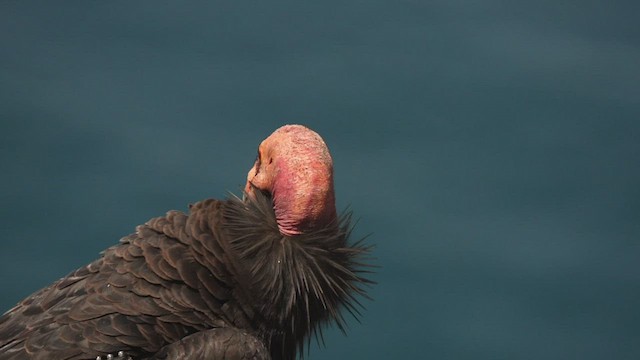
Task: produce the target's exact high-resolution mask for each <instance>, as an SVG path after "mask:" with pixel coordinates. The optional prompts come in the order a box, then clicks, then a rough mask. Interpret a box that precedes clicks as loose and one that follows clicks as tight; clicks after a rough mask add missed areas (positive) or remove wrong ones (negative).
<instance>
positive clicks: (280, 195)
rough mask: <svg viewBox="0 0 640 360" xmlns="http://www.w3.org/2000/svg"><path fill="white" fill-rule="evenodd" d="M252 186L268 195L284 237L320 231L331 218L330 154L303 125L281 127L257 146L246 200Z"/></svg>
mask: <svg viewBox="0 0 640 360" xmlns="http://www.w3.org/2000/svg"><path fill="white" fill-rule="evenodd" d="M251 185H253V186H255V187H256V188H258V189H261V190H266V191H268V192H270V193H271V194H272V196H273V202H274V206H273V207H274V210H275V213H276V220H277V222H278V227H279V229H280V233H282V234H283V235H286V236H294V235H299V234H302V233H305V232H307V231H312V230H315V229H319V228H322V227H324V226H326V225H328V224H329V223H330V222H332V221H333V220H335V218H336V205H335V195H334V191H333V162H332V160H331V155H330V154H329V149H328V148H327V145H326V144H325V143H324V141H323V140H322V138H321V137H320V135H318V134H317V133H315V132H314V131H312V130H310V129H308V128H306V127H304V126H302V125H285V126H283V127H281V128H279V129H278V130H276V131H275V132H274V133H273V134H271V135H270V136H269V137H268V138H266V139H265V140H264V141H263V142H262V143H261V144H260V147H259V149H258V159H257V160H256V163H255V164H254V165H253V168H251V170H249V174H248V175H247V185H246V186H245V192H246V193H247V195H249V196H253V189H252V187H251Z"/></svg>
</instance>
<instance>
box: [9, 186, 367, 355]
mask: <svg viewBox="0 0 640 360" xmlns="http://www.w3.org/2000/svg"><path fill="white" fill-rule="evenodd" d="M248 186H249V187H252V186H253V185H248ZM349 218H350V216H349V214H346V215H343V216H341V217H339V218H334V219H333V220H331V221H329V222H328V223H326V224H323V226H321V227H318V226H316V227H315V228H313V229H306V230H305V231H304V232H303V233H301V234H297V235H293V236H289V235H283V233H282V232H281V231H279V222H278V221H277V219H276V216H275V212H274V202H273V197H272V194H271V193H270V192H269V191H268V190H265V189H257V188H252V194H251V196H247V198H246V199H245V200H241V199H239V198H236V197H233V196H231V197H230V198H229V199H227V200H221V201H220V200H205V201H201V202H198V203H196V204H194V205H192V206H190V210H189V213H188V214H184V213H182V212H179V211H170V212H168V213H167V215H166V216H163V217H158V218H154V219H151V220H149V221H148V222H147V223H145V224H144V225H140V226H138V227H137V229H136V232H135V233H133V234H131V235H129V236H126V237H124V238H123V239H122V240H120V243H119V244H118V245H116V246H113V247H111V248H109V249H107V250H105V251H104V252H103V253H102V256H101V257H100V258H99V259H97V260H96V261H94V262H92V263H91V264H89V265H87V266H85V267H82V268H80V269H78V270H76V271H75V272H72V273H71V274H69V275H67V276H66V277H64V278H62V279H60V280H58V281H57V282H55V283H54V284H52V285H51V286H49V287H47V288H45V289H42V290H40V291H38V292H36V293H35V294H33V295H31V296H30V297H28V298H26V299H25V300H23V301H22V302H21V303H19V304H18V305H17V306H15V307H14V308H12V309H10V310H9V311H8V312H7V313H5V314H4V315H3V316H2V317H0V359H1V360H9V359H60V360H63V359H96V357H97V356H102V358H103V359H106V356H107V354H114V355H115V354H117V353H118V352H119V351H122V352H124V354H125V355H126V356H130V357H131V358H132V359H134V360H140V359H269V358H273V359H294V358H296V357H297V356H298V355H299V354H300V353H301V352H302V349H303V347H304V345H305V343H306V342H307V341H308V340H309V338H310V336H312V334H313V333H314V332H318V331H321V328H322V326H323V325H324V324H329V323H336V324H337V325H338V326H339V327H340V328H343V324H344V320H343V317H342V315H341V310H342V309H346V310H348V311H349V312H351V313H352V314H357V308H356V307H357V306H358V305H359V304H358V302H357V300H356V296H358V295H365V294H364V291H363V290H362V285H363V284H366V283H368V280H366V279H364V278H363V277H362V276H361V273H362V272H363V271H364V270H365V268H366V265H364V264H362V263H361V259H362V256H363V255H365V254H366V253H367V252H368V248H367V247H366V246H364V245H363V244H362V243H361V242H358V243H355V244H351V245H350V244H348V242H347V240H348V237H349V231H350V225H349Z"/></svg>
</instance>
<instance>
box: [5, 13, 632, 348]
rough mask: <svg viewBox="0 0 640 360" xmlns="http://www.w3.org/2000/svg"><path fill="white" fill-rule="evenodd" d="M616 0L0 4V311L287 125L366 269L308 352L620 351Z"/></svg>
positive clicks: (624, 36)
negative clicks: (299, 138) (351, 227)
mask: <svg viewBox="0 0 640 360" xmlns="http://www.w3.org/2000/svg"><path fill="white" fill-rule="evenodd" d="M639 10H640V9H639V6H638V2H637V1H629V2H620V1H582V2H577V1H558V0H554V1H456V0H446V1H433V2H427V1H396V2H390V1H389V2H384V1H316V2H294V1H291V2H288V3H277V2H267V1H263V2H260V1H251V2H228V1H220V2H219V1H212V2H199V3H190V4H189V5H187V4H186V3H179V2H172V3H168V2H156V1H154V2H120V3H113V2H84V1H79V2H62V3H61V2H40V3H35V2H18V1H3V2H2V4H0V41H1V47H0V55H1V56H0V67H1V71H0V121H1V127H0V150H1V152H0V159H1V169H2V176H1V177H0V202H1V204H2V206H1V208H0V214H1V215H0V228H1V229H0V230H1V232H0V234H1V238H0V275H1V277H0V295H1V297H0V305H1V308H2V310H0V311H3V310H5V309H8V308H9V307H11V306H12V305H13V304H15V303H16V302H17V301H19V300H20V299H21V298H23V297H25V296H27V295H29V294H30V293H32V292H33V291H35V290H37V289H38V288H40V287H43V286H45V285H47V284H49V283H51V282H52V281H54V280H56V279H58V278H59V277H61V276H63V275H65V274H66V273H68V272H69V271H71V270H73V269H75V268H77V267H79V266H81V265H83V264H85V263H88V262H90V261H91V260H93V259H94V258H96V256H97V254H98V252H99V251H100V250H102V249H104V248H106V247H108V246H110V245H111V244H114V243H115V242H117V240H118V239H119V238H120V237H121V236H123V235H126V234H128V233H130V232H131V231H133V229H134V227H135V225H137V224H139V223H142V222H144V221H146V220H147V219H148V218H150V217H153V216H158V215H161V214H163V213H164V212H165V211H166V210H169V209H181V210H184V209H185V208H186V205H187V204H188V203H190V202H194V201H196V200H199V199H203V198H208V197H224V196H225V194H226V191H227V190H231V191H237V190H238V189H239V188H240V187H241V186H242V185H243V182H244V179H245V176H246V171H247V170H248V169H249V167H250V166H251V165H252V162H253V160H254V156H255V151H256V147H257V145H258V143H259V142H260V141H261V140H262V139H263V138H264V137H266V136H267V135H269V134H270V133H271V132H272V131H273V130H274V129H275V128H277V127H278V126H280V125H282V124H284V123H304V124H307V125H309V126H311V127H312V128H314V129H315V130H317V131H318V132H320V133H321V134H322V135H323V136H324V138H325V140H326V141H327V143H328V144H329V146H330V147H331V150H332V152H333V156H334V159H335V166H336V182H337V185H336V186H337V192H338V196H339V205H340V207H344V206H346V205H348V204H351V207H352V209H353V210H354V211H355V213H356V215H357V216H358V217H359V218H360V219H361V220H360V222H359V224H358V228H357V234H358V235H365V234H367V233H370V232H371V233H373V235H372V236H371V238H370V239H371V241H372V242H374V243H376V244H377V248H376V250H375V256H376V257H377V260H376V261H377V263H378V264H379V265H381V268H380V269H379V271H378V274H377V275H375V276H374V279H375V280H377V281H378V282H379V284H378V285H377V286H375V287H374V288H372V289H371V295H372V296H373V298H374V299H375V301H373V302H365V304H366V306H367V311H366V312H365V313H364V316H363V318H362V324H361V325H359V324H358V323H357V322H355V321H351V326H350V329H349V336H348V337H344V336H342V335H341V334H340V333H339V331H337V330H335V329H332V330H330V331H329V334H328V337H327V343H328V346H327V348H326V349H322V348H317V347H314V348H313V349H312V350H311V354H310V356H309V358H310V359H334V358H341V359H370V358H374V359H387V358H395V359H407V358H431V359H566V358H573V359H638V358H640V310H639V309H638V306H639V304H640V264H639V261H640V238H639V236H638V235H640V222H639V214H640V205H639V202H638V201H639V200H640V190H639V189H640V166H639V160H640V139H639V136H640V124H639V116H640V70H639V66H640V36H639V35H640V33H639V32H640V30H639V29H640V27H639V26H638V13H640V12H639Z"/></svg>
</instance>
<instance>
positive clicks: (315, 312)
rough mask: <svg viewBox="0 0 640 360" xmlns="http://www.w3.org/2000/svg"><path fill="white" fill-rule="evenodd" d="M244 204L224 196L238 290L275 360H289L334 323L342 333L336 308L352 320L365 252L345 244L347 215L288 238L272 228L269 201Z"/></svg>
mask: <svg viewBox="0 0 640 360" xmlns="http://www.w3.org/2000/svg"><path fill="white" fill-rule="evenodd" d="M254 194H255V197H245V200H242V199H240V198H237V197H235V196H233V197H231V198H230V199H229V200H228V202H227V206H225V210H224V218H225V223H226V226H225V228H226V229H227V232H228V235H229V236H228V239H230V240H229V241H230V244H229V246H230V249H231V250H232V254H230V255H231V256H233V257H234V262H236V263H238V264H240V266H239V267H238V269H236V271H238V272H241V274H240V273H238V274H236V276H238V277H239V278H244V279H249V281H248V284H238V285H239V286H241V287H245V289H243V291H242V292H243V293H244V294H248V295H246V296H248V297H249V298H248V299H246V301H247V302H248V303H250V304H252V307H253V309H254V310H255V316H254V320H255V321H259V322H260V323H261V324H259V325H258V324H254V325H258V326H259V328H260V332H262V333H263V335H264V337H265V339H266V340H267V342H268V343H270V348H271V354H272V356H273V357H274V358H281V359H295V358H296V357H297V356H296V355H297V354H298V355H301V356H302V354H303V352H304V347H305V344H307V345H308V342H309V341H310V338H311V337H312V336H313V335H315V336H316V338H317V339H319V340H320V339H322V328H323V327H324V326H327V325H330V324H336V325H337V326H338V327H339V328H340V329H341V330H342V331H343V332H344V331H345V326H346V325H345V319H344V316H343V314H342V311H343V310H346V311H348V312H349V313H350V314H351V315H353V317H354V318H356V319H358V316H359V315H360V312H359V310H360V309H361V308H362V305H361V303H360V302H359V300H358V298H359V297H366V298H368V296H367V294H366V291H365V289H364V287H365V286H367V285H369V284H371V283H372V282H371V281H370V280H368V279H366V278H364V277H363V274H365V273H369V272H370V271H369V269H370V268H371V267H372V266H371V265H369V264H367V263H365V261H366V260H367V255H368V254H369V252H370V249H371V247H370V246H367V245H365V244H364V243H363V240H364V239H362V240H360V241H357V242H355V243H352V244H349V242H348V239H349V235H350V233H351V230H352V226H351V212H345V213H344V214H343V215H342V216H340V217H339V218H338V219H337V220H336V221H335V222H333V223H331V224H327V226H326V227H324V228H322V229H319V230H316V231H313V232H309V233H305V234H301V235H296V236H292V237H288V236H284V235H282V234H281V233H280V232H279V230H278V224H277V223H276V218H275V213H274V210H273V203H272V199H271V197H270V196H269V194H268V193H263V192H260V191H255V192H254ZM320 341H321V340H320Z"/></svg>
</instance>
